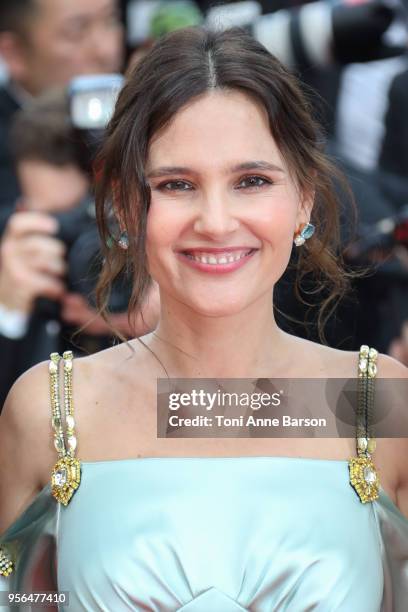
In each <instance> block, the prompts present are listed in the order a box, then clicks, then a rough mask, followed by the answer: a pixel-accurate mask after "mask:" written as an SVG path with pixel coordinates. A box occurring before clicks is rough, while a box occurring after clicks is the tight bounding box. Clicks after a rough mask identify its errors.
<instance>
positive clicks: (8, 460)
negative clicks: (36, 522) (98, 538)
mask: <svg viewBox="0 0 408 612" xmlns="http://www.w3.org/2000/svg"><path fill="white" fill-rule="evenodd" d="M139 352H140V351H138V349H137V348H136V349H134V353H133V352H132V350H131V347H129V346H127V345H126V344H124V345H116V346H114V347H111V348H109V349H106V350H104V351H101V352H99V353H95V354H93V355H89V356H85V357H75V358H74V360H73V377H72V378H73V392H74V393H73V394H74V406H75V413H76V415H77V416H79V419H80V420H81V422H82V423H83V424H84V425H86V423H87V422H88V421H89V424H90V427H91V423H92V418H93V417H92V414H93V413H94V408H95V406H96V407H98V405H99V404H100V403H101V400H102V399H104V400H106V401H107V400H108V399H109V400H110V401H111V402H112V401H114V399H115V387H116V386H117V384H120V382H121V377H122V376H123V375H124V374H123V372H124V370H125V369H126V368H124V367H123V366H124V364H126V362H127V360H129V358H133V355H134V356H135V364H134V365H133V364H132V369H134V370H135V371H136V370H137V367H136V363H139V362H140V357H139ZM49 363H50V361H49V360H45V361H42V362H40V363H38V364H36V365H34V366H33V367H31V368H30V369H29V370H27V371H26V372H24V374H22V375H21V376H20V377H19V378H18V379H17V380H16V381H15V383H14V384H13V386H12V388H11V389H10V391H9V393H8V395H7V398H6V401H5V403H4V406H3V409H2V412H1V415H0V465H1V466H2V467H3V466H4V467H5V469H2V473H1V474H0V497H1V498H3V499H4V497H5V495H4V496H3V495H2V492H6V491H7V495H10V487H11V488H13V489H14V494H15V496H16V497H18V498H19V499H20V498H21V500H24V499H28V498H30V497H32V496H33V495H34V493H35V492H38V491H39V490H41V488H42V487H43V485H44V482H46V481H47V480H48V477H49V474H50V473H51V471H52V468H53V466H54V464H55V462H56V460H57V452H56V450H55V447H54V436H53V430H52V426H51V416H52V410H51V401H50V374H49ZM129 369H130V368H127V371H129ZM136 378H137V377H136ZM61 387H62V385H61ZM61 392H62V390H61ZM116 399H117V397H116ZM18 505H19V504H18V501H17V503H15V504H14V507H16V506H18ZM21 505H22V506H24V504H23V503H21ZM0 531H1V521H0Z"/></svg>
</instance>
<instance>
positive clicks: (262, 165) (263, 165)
mask: <svg viewBox="0 0 408 612" xmlns="http://www.w3.org/2000/svg"><path fill="white" fill-rule="evenodd" d="M242 170H271V171H273V172H284V170H283V168H281V167H280V166H277V165H276V164H271V163H270V162H267V161H262V160H257V161H247V162H243V163H241V164H237V165H236V166H233V167H232V168H230V169H229V172H231V173H233V172H240V171H242ZM169 174H195V170H193V168H187V167H186V166H161V167H160V168H156V169H155V170H151V171H150V172H149V173H148V175H147V178H157V177H160V176H168V175H169Z"/></svg>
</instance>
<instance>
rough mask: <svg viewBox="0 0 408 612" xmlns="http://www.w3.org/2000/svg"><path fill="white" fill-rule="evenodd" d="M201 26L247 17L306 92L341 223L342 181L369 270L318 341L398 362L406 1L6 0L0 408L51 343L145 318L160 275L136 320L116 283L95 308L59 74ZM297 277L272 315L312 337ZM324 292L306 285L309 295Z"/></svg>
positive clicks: (358, 251)
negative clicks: (107, 305) (334, 171)
mask: <svg viewBox="0 0 408 612" xmlns="http://www.w3.org/2000/svg"><path fill="white" fill-rule="evenodd" d="M201 23H205V24H207V25H208V27H229V26H240V27H244V28H246V29H247V30H249V31H250V32H251V33H252V34H253V36H255V37H256V38H258V39H259V40H260V41H261V42H262V43H263V44H264V45H265V46H266V47H267V48H268V49H269V50H270V51H271V52H272V53H274V54H275V55H277V56H278V57H279V59H281V60H282V61H283V62H284V63H285V64H286V65H287V66H288V67H289V68H290V69H292V70H294V71H295V72H296V73H297V74H298V75H299V77H300V78H301V79H302V80H303V82H304V83H305V87H307V88H308V91H310V94H309V95H310V97H311V99H312V102H313V103H314V106H315V107H316V109H317V110H316V112H317V115H318V119H319V120H320V121H321V123H322V125H323V128H324V134H323V133H322V138H323V137H324V138H325V140H326V149H327V152H328V153H329V154H330V156H331V157H332V158H333V159H334V160H335V161H336V163H337V164H338V165H340V167H341V168H342V169H343V171H344V172H345V174H346V176H347V178H348V180H349V182H350V184H351V187H352V190H353V193H354V196H355V200H356V204H357V207H358V221H357V225H356V227H355V228H354V229H352V227H351V219H352V217H353V214H352V209H351V207H350V205H349V204H348V200H347V198H346V195H345V194H344V193H343V192H342V191H341V190H340V187H339V198H340V200H341V202H342V204H344V206H342V210H341V214H342V228H343V237H344V248H345V250H344V253H345V257H346V261H347V263H348V265H349V267H350V268H355V269H356V270H360V269H362V268H364V267H369V269H370V272H369V273H368V274H366V275H365V276H361V277H358V278H356V280H355V282H354V285H353V291H352V293H351V294H350V295H349V296H348V297H347V298H346V299H344V300H343V301H342V303H341V304H340V305H339V308H338V309H337V311H336V313H335V314H334V315H333V316H332V317H331V319H330V320H329V322H328V326H327V331H326V337H327V342H328V343H329V344H330V345H331V346H335V347H338V348H342V349H348V350H356V349H358V348H359V346H360V344H362V343H364V344H370V345H372V346H375V347H376V348H377V349H378V350H380V351H382V352H386V353H389V354H391V355H393V356H394V357H396V358H397V359H399V360H401V361H402V362H404V363H406V364H407V365H408V115H407V113H406V109H407V108H408V55H407V49H408V1H407V2H404V1H403V0H382V1H379V0H371V1H370V0H348V1H346V0H343V1H340V0H335V1H331V0H319V1H314V2H301V1H300V0H299V1H296V0H292V1H290V0H287V1H284V0H264V1H252V0H251V1H243V2H242V1H241V2H227V3H225V2H224V3H222V2H214V1H212V2H211V1H210V0H208V1H205V0H203V1H201V2H199V1H197V2H192V1H188V0H176V1H171V0H166V1H162V0H127V1H126V0H122V1H119V0H70V1H69V2H66V1H65V0H1V3H0V58H1V60H2V63H3V65H4V77H3V83H1V84H0V364H1V366H0V407H1V406H2V404H3V401H4V399H5V396H6V394H7V392H8V390H9V388H10V387H11V385H12V383H13V382H14V380H15V379H16V378H17V377H18V376H19V375H20V374H21V373H22V372H23V371H25V370H26V369H27V368H28V367H30V366H31V365H33V364H34V363H37V362H38V361H41V360H43V359H47V358H48V356H49V354H50V353H51V352H52V351H60V352H61V351H63V350H67V349H72V350H74V352H75V353H76V354H84V353H90V352H93V351H97V350H101V349H102V348H105V347H107V346H110V345H112V343H113V342H115V341H117V339H116V337H115V334H114V331H113V330H117V331H119V332H120V334H121V335H122V338H130V337H134V336H139V335H143V334H144V333H146V332H147V331H149V330H151V329H154V327H155V325H156V323H157V319H158V315H159V296H158V294H157V288H156V287H155V286H153V287H152V289H151V290H150V293H149V295H147V296H146V302H145V304H144V306H143V307H142V309H141V311H140V312H139V313H134V314H135V317H134V318H133V319H132V320H131V321H129V320H128V317H127V313H126V304H127V299H128V297H129V296H128V294H127V291H128V286H129V283H126V282H123V283H122V285H121V286H120V287H119V288H118V289H117V292H116V293H117V295H116V298H117V299H116V301H115V300H113V301H114V303H112V308H111V312H112V314H111V318H110V319H109V320H108V321H105V320H103V319H102V318H101V317H100V316H99V315H98V313H97V310H96V307H95V298H94V295H93V288H94V284H95V283H94V279H95V275H96V274H97V271H98V264H97V257H94V255H95V252H96V253H97V252H98V250H99V245H98V243H97V240H98V239H97V234H96V230H95V219H94V216H93V214H92V211H93V182H94V174H93V165H92V160H93V156H94V152H95V151H94V147H91V146H90V145H89V141H88V140H87V137H88V136H89V134H84V130H81V129H79V128H78V126H77V125H75V122H74V121H73V119H72V109H71V106H70V98H69V86H70V84H71V82H72V79H73V78H74V77H77V76H78V75H95V74H111V73H125V72H126V70H128V69H129V67H130V66H134V65H136V64H137V62H142V61H143V55H144V53H145V52H146V50H147V49H148V48H149V47H150V46H151V45H152V44H153V42H154V40H155V39H156V38H157V37H159V36H161V35H163V34H165V33H166V32H168V31H171V30H173V29H176V28H179V27H184V26H188V25H196V24H201ZM309 88H310V89H309ZM89 245H93V247H94V250H93V251H92V257H91V256H90V255H89V252H90V251H89V248H90V246H89ZM293 274H294V272H293V271H291V270H288V272H287V273H286V274H285V276H284V277H283V278H282V279H281V281H279V286H278V288H277V289H278V290H277V298H278V303H277V313H276V314H277V320H278V322H279V324H280V325H281V326H282V327H283V328H284V329H286V330H288V331H290V332H293V333H296V334H298V335H302V336H304V337H308V338H310V339H312V340H316V341H318V336H317V326H316V321H315V319H314V309H313V304H312V305H311V306H306V305H305V304H303V303H302V302H299V301H298V300H297V299H296V297H295V296H294V295H293ZM84 279H86V280H84ZM125 280H126V279H125ZM118 296H119V297H118ZM311 296H312V297H311ZM313 296H314V297H313ZM320 298H321V296H320ZM320 298H319V293H313V294H308V302H309V304H310V303H311V301H313V299H314V300H315V301H316V300H319V299H320ZM315 303H316V302H315ZM0 409H1V408H0Z"/></svg>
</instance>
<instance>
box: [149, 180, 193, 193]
mask: <svg viewBox="0 0 408 612" xmlns="http://www.w3.org/2000/svg"><path fill="white" fill-rule="evenodd" d="M157 189H160V190H162V191H190V189H191V185H189V184H188V183H186V182H185V181H168V182H167V183H162V184H161V185H158V187H157Z"/></svg>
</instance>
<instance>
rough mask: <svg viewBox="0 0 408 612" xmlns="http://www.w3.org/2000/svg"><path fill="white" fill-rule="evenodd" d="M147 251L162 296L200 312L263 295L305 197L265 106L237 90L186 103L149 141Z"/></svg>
mask: <svg viewBox="0 0 408 612" xmlns="http://www.w3.org/2000/svg"><path fill="white" fill-rule="evenodd" d="M146 175H147V179H148V181H149V184H150V186H151V194H152V195H151V205H150V209H149V213H148V218H147V258H148V265H149V270H150V273H151V275H152V277H153V278H154V279H155V280H156V281H157V282H158V284H159V286H160V291H161V297H162V300H163V299H164V300H175V301H176V302H179V303H182V304H184V305H185V306H188V307H189V308H191V309H193V310H194V311H196V312H198V313H200V314H203V315H207V316H223V315H228V314H233V313H236V312H240V311H242V310H244V309H245V308H246V307H247V306H249V305H250V304H252V303H253V302H254V301H256V300H259V299H261V298H268V299H270V296H271V291H272V287H273V285H274V284H275V283H276V281H277V280H278V279H279V278H280V277H281V276H282V274H283V272H284V271H285V269H286V267H287V264H288V261H289V257H290V253H291V250H292V244H293V237H294V234H295V232H296V231H297V230H298V229H299V225H300V224H303V223H306V222H307V221H308V219H309V214H310V206H311V203H310V202H305V201H303V202H302V199H301V197H300V194H299V193H298V190H297V188H296V185H295V183H294V181H293V179H292V178H291V177H290V176H289V171H288V168H287V166H286V164H285V162H284V160H283V159H282V156H281V154H280V152H279V150H278V148H277V146H276V144H275V142H274V139H273V137H272V135H271V133H270V130H269V125H268V118H267V114H266V111H265V110H264V109H263V108H261V107H260V106H259V105H257V104H256V103H254V102H253V101H252V100H251V99H250V98H248V97H247V96H245V95H244V94H242V93H240V92H237V91H230V92H220V91H215V92H211V93H209V94H206V95H205V96H203V97H201V98H200V99H198V100H196V101H194V102H192V103H191V104H190V105H189V106H188V107H186V108H184V109H183V110H181V111H180V112H179V113H178V114H177V115H176V116H175V117H174V119H173V121H172V122H171V123H170V124H169V125H168V126H167V127H166V128H165V129H164V130H163V131H162V132H161V133H160V134H158V135H157V136H156V137H155V138H154V139H153V140H152V142H151V144H150V148H149V153H148V160H147V167H146Z"/></svg>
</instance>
